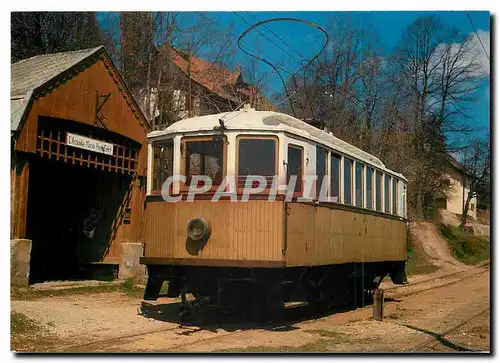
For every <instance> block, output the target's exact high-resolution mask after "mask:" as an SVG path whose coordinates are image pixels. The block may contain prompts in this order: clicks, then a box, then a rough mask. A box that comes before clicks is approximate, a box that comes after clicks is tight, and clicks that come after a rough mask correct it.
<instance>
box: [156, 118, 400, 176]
mask: <svg viewBox="0 0 500 363" xmlns="http://www.w3.org/2000/svg"><path fill="white" fill-rule="evenodd" d="M220 119H222V120H223V121H224V126H225V127H226V128H227V129H228V130H238V131H270V132H280V131H281V132H287V133H290V134H295V135H297V136H301V137H304V138H306V139H310V140H313V141H316V142H319V143H321V144H323V145H325V146H328V147H330V148H332V149H334V150H337V151H339V152H341V153H344V154H346V155H349V156H352V157H354V158H357V159H359V160H362V161H365V162H367V163H369V164H372V165H373V166H375V167H379V168H382V169H387V168H386V166H385V165H384V163H383V162H382V161H381V160H380V159H378V158H377V157H375V156H374V155H372V154H369V153H367V152H366V151H363V150H361V149H359V148H357V147H355V146H353V145H351V144H349V143H347V142H345V141H343V140H341V139H339V138H337V137H335V136H333V134H332V133H330V132H326V131H323V130H320V129H318V128H316V127H314V126H312V125H310V124H308V123H306V122H304V121H301V120H299V119H297V118H295V117H292V116H290V115H287V114H284V113H280V112H273V111H255V110H254V109H242V110H239V111H233V112H224V113H219V114H213V115H206V116H197V117H191V118H187V119H184V120H180V121H177V122H175V123H174V124H172V125H170V126H169V127H167V128H166V129H164V130H157V131H153V132H150V133H149V134H148V138H155V139H156V138H161V136H167V135H174V134H182V133H190V132H203V131H213V130H214V128H218V127H219V126H220V123H219V120H220ZM392 173H394V174H396V175H398V176H400V177H401V178H403V179H405V180H406V178H405V177H404V176H403V175H401V174H398V173H395V172H394V171H392Z"/></svg>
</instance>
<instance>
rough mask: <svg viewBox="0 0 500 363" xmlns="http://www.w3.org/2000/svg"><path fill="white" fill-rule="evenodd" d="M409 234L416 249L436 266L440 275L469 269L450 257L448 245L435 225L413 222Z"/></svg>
mask: <svg viewBox="0 0 500 363" xmlns="http://www.w3.org/2000/svg"><path fill="white" fill-rule="evenodd" d="M410 233H411V235H412V238H413V241H414V243H415V245H416V248H419V249H420V251H422V252H423V254H424V255H425V256H426V257H427V259H428V260H429V261H430V262H432V264H434V265H436V266H438V267H439V269H440V270H441V272H442V273H448V272H454V271H461V270H465V269H467V268H469V266H467V265H465V264H463V263H462V262H460V261H457V260H456V259H455V258H454V257H453V256H452V254H451V251H450V248H449V246H448V243H447V242H446V241H445V240H444V239H443V238H442V237H441V236H440V235H439V232H438V231H437V229H436V225H435V224H432V223H429V222H413V223H412V224H411V226H410Z"/></svg>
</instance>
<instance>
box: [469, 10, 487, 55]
mask: <svg viewBox="0 0 500 363" xmlns="http://www.w3.org/2000/svg"><path fill="white" fill-rule="evenodd" d="M465 14H467V18H469V22H470V25H472V28H473V29H474V33H476V37H477V39H478V40H479V43H481V47H483V50H484V54H486V57H488V60H490V56H489V55H488V52H487V51H486V48H485V46H484V44H483V41H482V40H481V38H480V37H479V34H477V30H476V27H475V26H474V23H473V22H472V19H471V17H470V15H469V12H468V11H466V12H465Z"/></svg>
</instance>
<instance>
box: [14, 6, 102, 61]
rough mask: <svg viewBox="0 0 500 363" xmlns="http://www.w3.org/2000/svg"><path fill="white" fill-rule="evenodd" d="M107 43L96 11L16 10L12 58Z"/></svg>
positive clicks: (18, 58)
mask: <svg viewBox="0 0 500 363" xmlns="http://www.w3.org/2000/svg"><path fill="white" fill-rule="evenodd" d="M103 43H106V39H105V37H104V36H103V33H102V31H101V30H100V28H99V25H98V23H97V20H96V16H95V13H93V12H13V13H12V14H11V50H12V51H11V61H12V62H15V61H18V60H21V59H24V58H28V57H32V56H35V55H39V54H47V53H56V52H66V51H70V50H79V49H84V48H91V47H96V46H98V45H102V44H103Z"/></svg>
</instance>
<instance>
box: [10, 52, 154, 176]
mask: <svg viewBox="0 0 500 363" xmlns="http://www.w3.org/2000/svg"><path fill="white" fill-rule="evenodd" d="M117 77H118V75H117V73H116V72H115V71H114V69H113V68H112V67H111V66H110V62H109V61H108V60H107V58H106V57H105V56H104V55H101V58H100V59H98V60H97V61H96V62H95V63H94V64H90V65H89V66H88V68H85V69H83V70H81V71H80V73H78V74H77V75H75V76H73V77H72V78H70V79H68V80H66V81H64V82H63V83H61V84H58V85H57V87H56V88H53V89H51V90H49V91H47V92H46V93H44V94H42V95H39V97H38V98H37V99H36V100H35V102H34V103H33V106H32V107H31V109H30V110H29V113H28V116H27V118H26V121H25V123H24V124H23V127H22V130H21V133H20V134H19V136H18V137H17V138H16V142H15V150H17V151H25V152H32V153H35V152H36V147H37V135H38V117H39V116H49V117H53V118H59V119H65V120H72V121H77V122H80V123H84V124H88V125H92V126H95V127H98V128H104V129H107V130H109V131H112V132H115V133H118V134H121V135H124V136H127V137H129V138H131V139H133V140H135V141H137V142H139V143H140V144H142V145H146V133H147V132H148V131H149V130H148V126H146V125H143V124H142V123H141V121H140V120H139V119H138V118H137V117H136V116H135V115H134V113H133V112H132V110H131V108H130V106H129V104H130V102H131V101H130V99H128V98H129V96H128V95H126V94H125V93H124V88H123V86H122V85H121V84H120V83H119V82H118V81H117ZM96 92H98V95H105V94H108V93H111V96H110V97H109V99H108V100H107V101H106V103H105V104H104V106H103V107H102V109H101V111H100V114H99V119H100V120H101V121H96V120H95V103H96ZM99 102H102V99H100V101H99ZM104 125H106V126H104ZM138 164H139V165H138V166H137V172H138V174H139V175H145V170H146V165H147V148H146V147H142V148H141V150H140V151H139V155H138Z"/></svg>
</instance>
